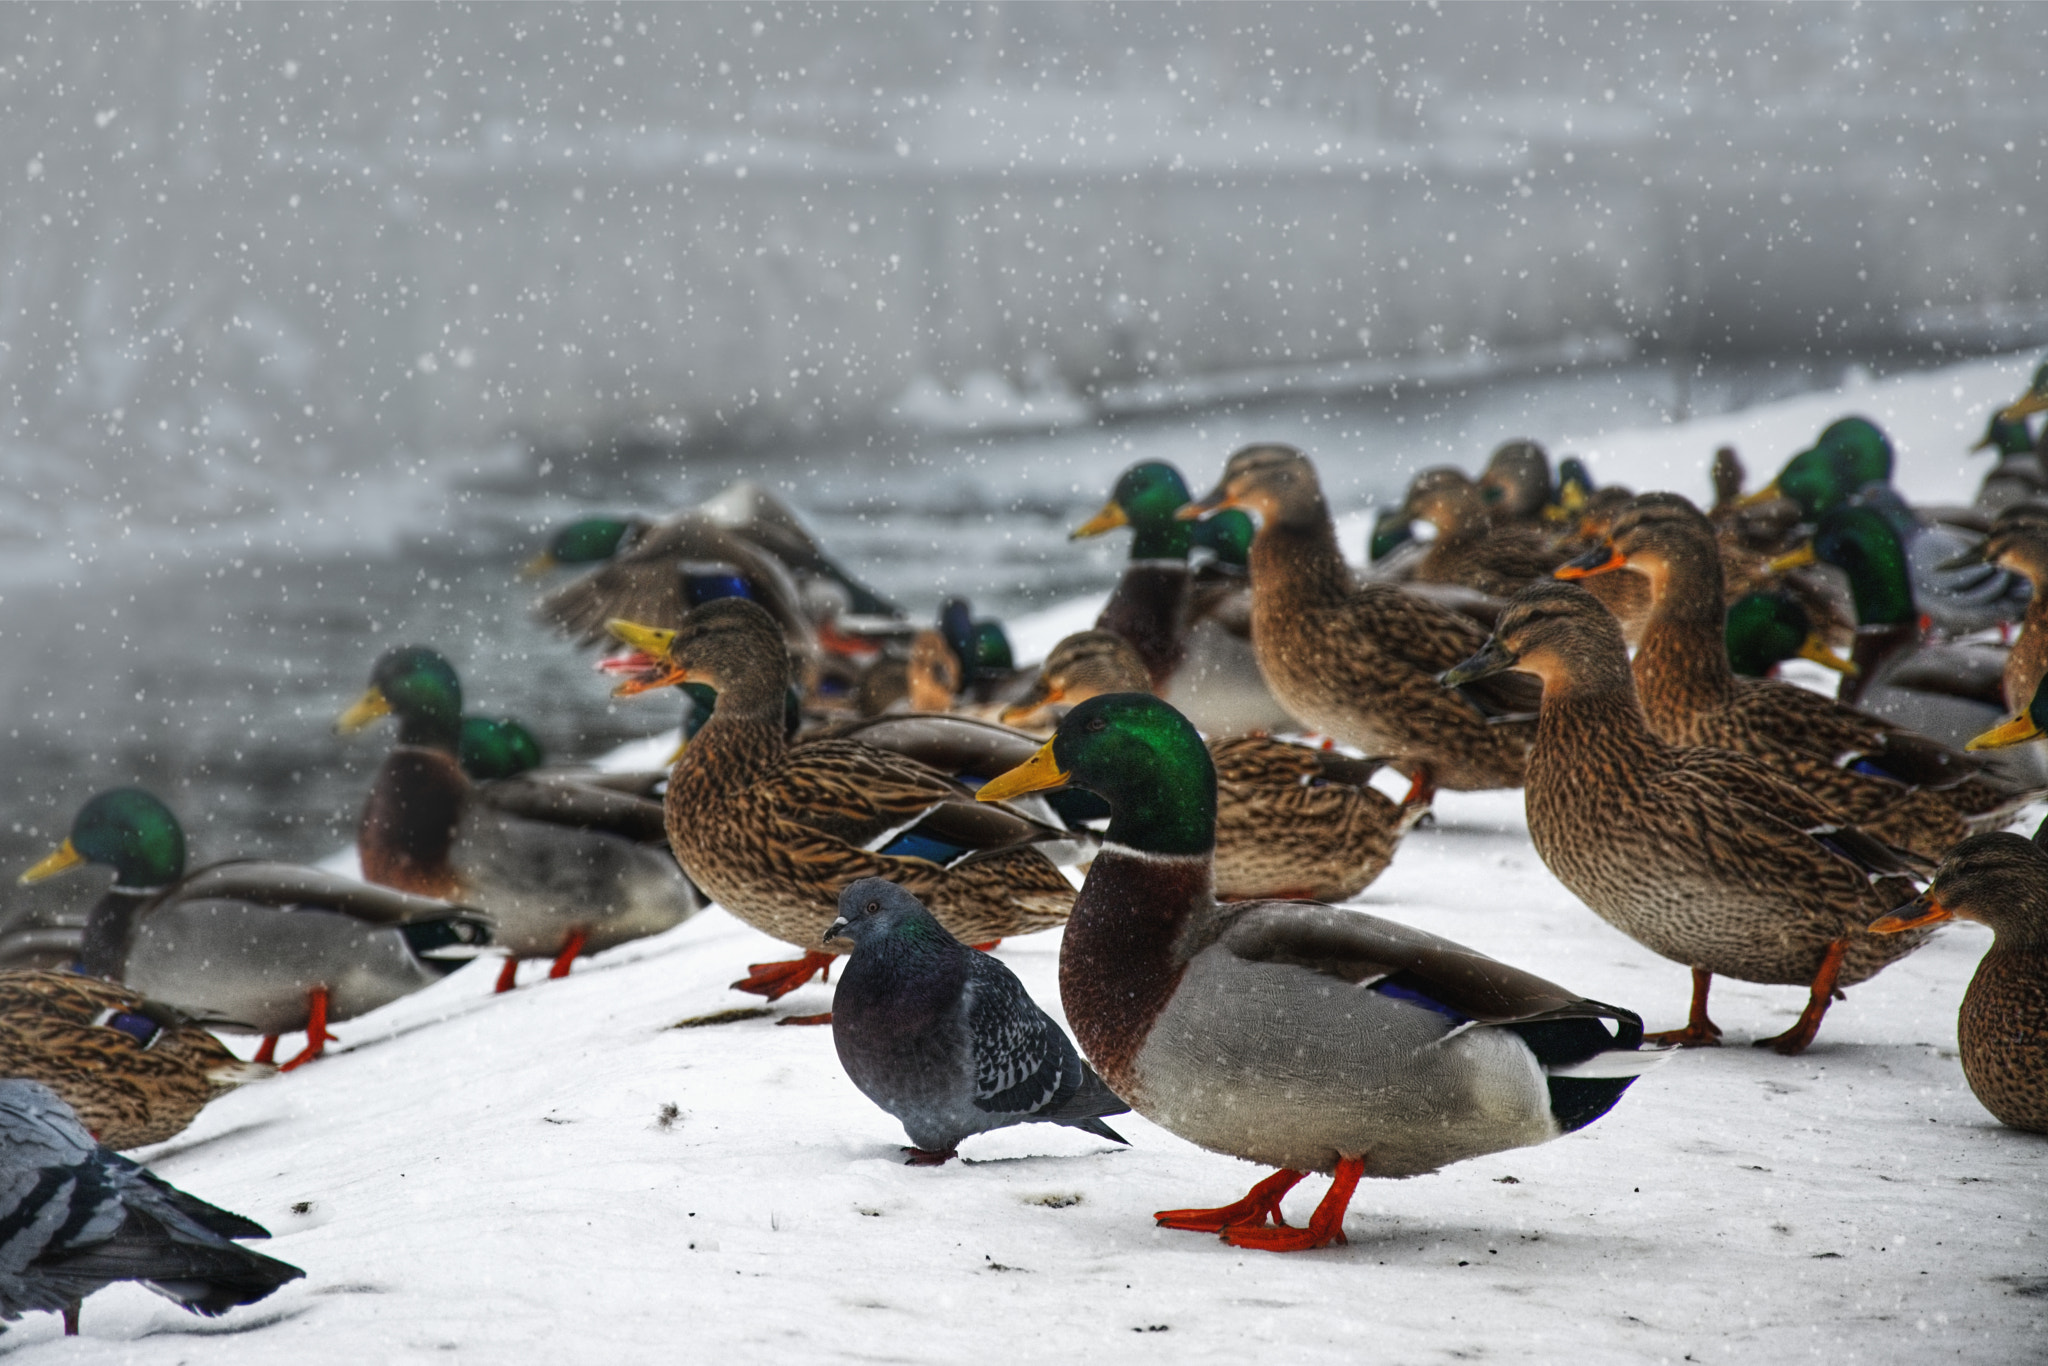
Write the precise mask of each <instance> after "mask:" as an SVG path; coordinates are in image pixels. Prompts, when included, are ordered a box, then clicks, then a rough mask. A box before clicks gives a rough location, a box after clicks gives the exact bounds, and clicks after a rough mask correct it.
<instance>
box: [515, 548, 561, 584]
mask: <svg viewBox="0 0 2048 1366" xmlns="http://www.w3.org/2000/svg"><path fill="white" fill-rule="evenodd" d="M559 564H561V561H560V560H558V559H556V558H555V553H554V552H553V551H552V550H543V551H541V552H540V554H538V555H536V556H534V557H533V558H532V559H530V560H528V561H527V562H526V563H525V564H522V565H520V566H519V577H520V578H522V579H537V578H539V577H540V576H541V575H543V574H546V573H549V572H550V571H552V570H553V569H554V568H555V567H556V566H557V565H559Z"/></svg>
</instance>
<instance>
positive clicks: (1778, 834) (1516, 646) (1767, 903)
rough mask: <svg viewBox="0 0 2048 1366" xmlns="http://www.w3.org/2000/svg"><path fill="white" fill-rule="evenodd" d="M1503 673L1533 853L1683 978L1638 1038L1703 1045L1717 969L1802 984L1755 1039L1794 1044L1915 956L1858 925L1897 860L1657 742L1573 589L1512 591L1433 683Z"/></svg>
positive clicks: (1896, 886)
mask: <svg viewBox="0 0 2048 1366" xmlns="http://www.w3.org/2000/svg"><path fill="white" fill-rule="evenodd" d="M1716 644H1717V645H1718V639H1717V641H1716ZM1508 669H1515V670H1520V671H1521V672H1524V673H1532V674H1535V675H1536V676H1537V677H1538V678H1539V679H1541V680H1542V682H1543V710H1542V712H1541V714H1540V716H1539V717H1538V719H1537V724H1536V748H1535V751H1534V752H1533V753H1532V754H1531V755H1530V756H1529V777H1528V789H1527V798H1526V800H1527V805H1528V811H1529V836H1530V838H1531V839H1533V840H1534V841H1535V843H1536V852H1537V853H1538V854H1540V855H1541V856H1542V858H1543V862H1544V863H1545V864H1546V865H1548V866H1549V868H1550V871H1551V872H1552V873H1554V874H1555V875H1556V876H1557V879H1558V881H1560V882H1562V883H1563V884H1564V885H1565V886H1566V887H1568V888H1569V889H1571V891H1572V893H1573V894H1574V895H1575V896H1577V897H1578V898H1579V899H1580V900H1581V901H1584V902H1585V903H1586V904H1587V905H1588V906H1590V907H1592V908H1593V910H1594V912H1595V913H1597V914H1598V915H1599V916H1600V918H1601V919H1603V920H1605V921H1607V922H1608V923H1609V924H1611V925H1613V926H1614V927H1615V928H1616V929H1619V930H1620V931H1622V933H1624V934H1626V935H1628V936H1629V937H1630V938H1632V939H1634V940H1635V941H1636V942H1638V943H1640V944H1642V945H1643V946H1644V947H1646V948H1648V949H1650V950H1651V951H1652V952H1654V953H1658V954H1661V955H1662V956H1664V957H1666V958H1669V959H1671V960H1672V961H1674V962H1678V963H1683V964H1685V965H1686V966H1688V967H1690V968H1691V969H1692V974H1693V999H1692V1012H1691V1018H1690V1021H1689V1023H1688V1024H1687V1026H1686V1027H1685V1028H1684V1029H1682V1030H1675V1031H1672V1032H1671V1033H1669V1034H1666V1035H1660V1036H1653V1037H1658V1038H1661V1039H1664V1040H1665V1041H1668V1042H1671V1043H1678V1044H1685V1045H1692V1046H1697V1045H1701V1044H1712V1043H1714V1042H1716V1041H1718V1039H1719V1037H1720V1033H1721V1031H1720V1029H1719V1028H1717V1027H1716V1026H1715V1025H1714V1023H1713V1021H1712V1020H1710V1019H1708V1018H1707V988H1708V985H1709V984H1710V982H1711V981H1712V978H1713V975H1714V974H1715V973H1719V974H1721V975H1722V976H1724V977H1736V978H1740V979H1741V980H1743V981H1746V982H1782V983H1788V984H1793V983H1796V984H1800V985H1809V984H1810V986H1811V992H1810V995H1809V997H1808V1000H1807V1005H1806V1009H1805V1011H1804V1012H1802V1013H1801V1015H1800V1017H1799V1020H1798V1023H1796V1024H1794V1025H1793V1026H1792V1028H1790V1029H1788V1030H1786V1031H1785V1032H1784V1033H1783V1034H1780V1035H1778V1036H1777V1037H1776V1038H1774V1039H1763V1040H1759V1041H1758V1045H1759V1046H1762V1045H1764V1044H1768V1045H1770V1046H1771V1047H1773V1048H1776V1049H1777V1050H1778V1051H1779V1052H1780V1053H1787V1054H1790V1053H1797V1052H1800V1051H1801V1050H1802V1049H1804V1048H1805V1047H1806V1046H1807V1044H1809V1043H1811V1042H1812V1041H1813V1036H1814V1032H1815V1031H1816V1030H1818V1029H1819V1028H1820V1022H1821V1016H1822V1015H1824V1014H1825V1013H1826V1011H1827V1008H1828V1003H1829V1001H1830V1000H1832V999H1833V997H1834V995H1835V993H1836V991H1837V990H1838V989H1839V988H1841V987H1846V986H1851V985H1854V984H1855V983H1857V982H1861V981H1863V980H1865V979H1866V978H1869V977H1872V976H1874V975H1876V973H1877V972H1878V971H1879V969H1881V968H1883V967H1884V965H1885V964H1887V963H1889V962H1891V961H1892V960H1893V959H1896V958H1900V957H1903V956H1904V955H1905V954H1907V953H1910V952H1911V951H1912V950H1913V949H1915V948H1917V947H1918V946H1919V944H1920V942H1921V939H1920V938H1915V937H1913V936H1911V935H1907V936H1904V937H1900V938H1887V937H1884V936H1879V935H1873V934H1871V933H1869V931H1868V930H1867V929H1866V928H1865V927H1866V926H1868V925H1869V924H1870V922H1871V921H1872V920H1874V919H1876V918H1877V916H1878V915H1879V914H1881V913H1882V912H1883V911H1885V910H1886V909H1888V908H1889V907H1892V906H1896V905H1898V904H1899V903H1900V902H1902V901H1904V900H1906V899H1908V898H1909V897H1911V896H1912V895H1913V892H1914V888H1913V884H1912V883H1911V882H1910V881H1909V880H1907V877H1906V874H1907V872H1908V871H1909V865H1908V863H1907V862H1905V858H1906V857H1909V856H1902V855H1900V854H1899V853H1898V851H1895V850H1893V849H1891V848H1890V847H1889V846H1887V845H1884V844H1881V843H1879V842H1878V841H1877V840H1875V839H1873V838H1871V837H1870V836H1869V835H1867V834H1865V833H1864V832H1863V831H1861V830H1859V829H1857V828H1856V827H1855V826H1853V825H1851V824H1849V823H1848V822H1847V821H1846V820H1845V819H1844V818H1843V817H1842V816H1841V814H1840V813H1839V812H1837V811H1836V810H1835V809H1834V808H1833V807H1830V806H1828V805H1826V804H1825V803H1823V802H1821V801H1820V800H1818V799H1817V798H1815V797H1814V796H1813V795H1812V794H1810V793H1808V792H1807V791H1806V790H1805V789H1804V788H1802V787H1800V786H1799V785H1797V784H1796V783H1795V782H1793V781H1792V780H1790V779H1787V778H1782V777H1780V776H1778V775H1777V774H1776V773H1773V772H1772V771H1771V770H1770V769H1769V768H1767V767H1765V766H1764V765H1763V764H1761V763H1759V762H1758V761H1757V760H1755V759H1752V758H1750V757H1749V756H1748V755H1746V754H1736V753H1734V752H1732V751H1729V750H1722V749H1708V748H1705V747H1702V746H1692V745H1672V744H1667V743H1665V742H1664V741H1663V740H1661V739H1659V738H1658V737H1657V734H1656V732H1654V731H1652V730H1651V729H1650V726H1649V723H1648V722H1647V721H1645V720H1644V718H1643V708H1642V704H1641V703H1640V702H1638V701H1637V700H1636V688H1635V682H1634V680H1633V679H1631V678H1630V677H1629V667H1628V653H1627V651H1626V650H1625V649H1624V648H1623V646H1622V642H1621V629H1620V628H1619V627H1618V626H1617V625H1616V624H1615V621H1614V618H1613V616H1612V615H1611V614H1609V612H1608V611H1607V609H1606V608H1604V607H1602V606H1601V605H1600V604H1599V602H1598V601H1596V600H1595V599H1594V598H1593V596H1592V595H1591V594H1590V593H1588V592H1586V590H1585V589H1583V588H1580V587H1579V586H1578V585H1577V584H1571V583H1556V582H1550V583H1540V584H1536V585H1534V586H1532V587H1530V588H1528V589H1525V590H1524V591H1523V592H1522V593H1521V594H1519V595H1518V596H1517V597H1516V598H1515V600H1514V601H1513V602H1512V603H1510V604H1509V606H1508V610H1507V611H1506V612H1504V613H1502V614H1501V621H1500V625H1499V626H1498V627H1497V628H1496V629H1495V630H1494V633H1493V636H1492V638H1491V639H1489V640H1488V641H1487V643H1486V647H1485V648H1484V649H1483V650H1481V651H1480V652H1479V653H1478V654H1476V655H1474V656H1473V657H1472V658H1471V659H1469V660H1467V661H1466V662H1465V663H1463V664H1461V665H1459V666H1458V667H1457V668H1455V669H1453V670H1451V671H1450V672H1449V673H1448V674H1446V675H1445V676H1444V681H1445V682H1446V683H1455V682H1459V681H1462V680H1464V679H1468V678H1483V677H1486V676H1488V675H1490V674H1494V673H1499V672H1502V671H1503V670H1508ZM1922 937H1924V936H1922Z"/></svg>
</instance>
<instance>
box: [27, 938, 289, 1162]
mask: <svg viewBox="0 0 2048 1366" xmlns="http://www.w3.org/2000/svg"><path fill="white" fill-rule="evenodd" d="M276 1071H277V1069H276V1068H275V1067H272V1066H271V1065H270V1064H268V1063H261V1062H243V1061H242V1060H241V1059H240V1058H238V1057H236V1056H235V1055H234V1054H232V1053H230V1052H228V1050H227V1047H226V1045H224V1044H222V1043H221V1041H220V1040H219V1039H216V1038H214V1037H213V1035H212V1034H211V1033H209V1032H208V1031H207V1030H206V1029H204V1028H202V1027H201V1026H200V1025H198V1024H197V1023H195V1022H194V1021H193V1020H192V1019H191V1018H189V1017H188V1016H186V1015H185V1014H184V1013H183V1012H182V1011H179V1010H178V1009H176V1008H175V1007H173V1006H168V1005H165V1004H164V1003H163V1002H161V1001H151V1000H149V999H147V998H145V997H144V996H142V995H141V994H140V993H139V992H135V991H131V990H129V989H128V988H127V987H124V986H121V985H120V984H119V983H116V982H106V981H101V980H100V979H99V978H96V977H87V976H85V975H84V974H82V973H76V972H38V971H28V972H0V1077H26V1078H27V1079H29V1080H30V1081H39V1082H42V1083H43V1084H44V1085H46V1086H48V1087H49V1088H50V1089H51V1090H53V1091H55V1092H56V1093H57V1094H58V1095H59V1096H61V1097H63V1099H64V1103H65V1104H67V1105H69V1106H70V1107H71V1108H72V1109H73V1110H75V1111H77V1113H78V1117H79V1119H80V1120H81V1121H82V1122H83V1123H84V1124H85V1126H86V1127H87V1128H88V1129H90V1130H91V1131H92V1136H93V1137H94V1138H96V1139H98V1140H99V1141H100V1142H102V1143H104V1144H106V1145H107V1146H108V1147H109V1148H140V1147H141V1146H142V1145H143V1144H145V1143H161V1142H163V1141H164V1140H165V1139H167V1138H171V1137H174V1136H175V1135H177V1134H179V1133H181V1132H183V1130H184V1129H185V1126H187V1125H188V1124H190V1123H191V1122H192V1120H193V1119H194V1117H196V1116H197V1115H198V1113H199V1111H200V1110H201V1109H202V1108H203V1107H204V1106H205V1105H206V1104H207V1103H208V1102H209V1101H212V1100H215V1099H217V1098H218V1097H220V1096H224V1095H226V1094H227V1093H228V1092H230V1091H232V1090H234V1089H235V1088H236V1087H237V1086H241V1085H244V1084H246V1083H248V1082H252V1081H257V1080H259V1079H261V1078H263V1077H268V1076H271V1075H272V1074H274V1073H275V1072H276Z"/></svg>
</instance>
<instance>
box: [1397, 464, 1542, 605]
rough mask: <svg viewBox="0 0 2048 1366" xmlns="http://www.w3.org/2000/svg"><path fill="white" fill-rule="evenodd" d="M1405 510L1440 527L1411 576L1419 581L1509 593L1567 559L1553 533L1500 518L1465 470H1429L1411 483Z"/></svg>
mask: <svg viewBox="0 0 2048 1366" xmlns="http://www.w3.org/2000/svg"><path fill="white" fill-rule="evenodd" d="M1401 512H1402V515H1403V516H1405V517H1406V518H1408V520H1410V521H1420V522H1428V523H1429V524H1430V525H1432V526H1434V527H1435V528H1436V530H1437V537H1436V539H1435V540H1434V541H1432V542H1430V546H1429V550H1428V551H1427V552H1426V553H1425V554H1424V555H1423V557H1422V558H1421V559H1420V560H1419V561H1417V562H1416V565H1415V569H1414V571H1413V574H1412V575H1411V577H1413V578H1414V579H1415V580H1416V581H1417V582H1419V583H1449V584H1456V585H1458V586H1459V587H1461V588H1471V589H1474V590H1476V591H1478V592H1481V593H1491V594H1493V595H1495V596H1496V597H1506V596H1507V595H1508V594H1510V593H1513V592H1514V591H1515V590H1516V589H1518V588H1521V587H1522V586H1523V585H1524V584H1526V583H1528V582H1530V581H1531V580H1532V579H1540V578H1542V577H1543V576H1544V575H1546V574H1548V573H1549V572H1550V571H1551V570H1553V569H1555V568H1557V566H1558V565H1560V564H1562V563H1563V562H1564V560H1565V558H1566V556H1565V555H1564V554H1563V553H1561V552H1560V551H1559V550H1558V549H1557V548H1556V543H1555V541H1554V539H1553V538H1552V537H1550V536H1548V535H1545V534H1544V533H1543V532H1540V531H1538V530H1536V529H1535V528H1534V527H1533V526H1524V525H1518V524H1516V523H1514V522H1512V521H1509V520H1507V519H1506V518H1502V519H1500V520H1499V521H1498V522H1496V519H1495V518H1494V517H1493V516H1492V515H1491V514H1489V513H1488V511H1487V508H1486V501H1485V499H1484V497H1482V495H1481V493H1480V489H1479V485H1477V484H1475V483H1473V482H1472V481H1471V480H1470V479H1467V478H1466V477H1465V475H1464V472H1463V471H1461V470H1455V469H1449V468H1444V469H1434V470H1424V471H1423V472H1422V473H1421V474H1419V475H1417V476H1416V477H1415V482H1414V483H1413V484H1411V485H1409V487H1408V501H1407V503H1406V505H1405V506H1403V507H1402V509H1401Z"/></svg>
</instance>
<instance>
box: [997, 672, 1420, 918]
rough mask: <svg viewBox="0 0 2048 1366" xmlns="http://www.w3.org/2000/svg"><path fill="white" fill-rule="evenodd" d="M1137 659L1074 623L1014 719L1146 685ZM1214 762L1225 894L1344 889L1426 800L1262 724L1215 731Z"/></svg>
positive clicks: (1380, 859) (1378, 865) (1317, 897)
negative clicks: (1382, 785) (1375, 783)
mask: <svg viewBox="0 0 2048 1366" xmlns="http://www.w3.org/2000/svg"><path fill="white" fill-rule="evenodd" d="M1145 691H1147V683H1146V676H1145V665H1144V661H1142V660H1140V659H1139V658H1138V655H1137V652H1136V651H1135V650H1133V649H1132V648H1131V647H1130V645H1129V644H1128V643H1126V642H1125V641H1124V640H1123V639H1122V638H1121V637H1119V636H1117V635H1114V634H1112V633H1110V632H1108V631H1082V632H1080V633H1079V634H1076V635H1071V636H1068V637H1067V638H1066V639H1065V640H1062V641H1061V642H1060V643H1059V644H1057V645H1055V646H1054V647H1053V649H1052V653H1051V654H1049V655H1047V656H1046V657H1045V663H1044V664H1043V665H1041V666H1040V668H1039V671H1038V679H1037V681H1036V682H1035V683H1034V684H1033V685H1032V690H1031V692H1030V693H1029V694H1028V695H1026V697H1025V698H1024V700H1023V701H1021V702H1019V703H1017V704H1016V705H1015V706H1013V707H1011V708H1009V709H1008V710H1007V711H1005V712H1004V713H1003V720H1004V722H1005V723H1007V724H1010V725H1021V726H1028V727H1038V726H1043V725H1047V724H1051V723H1053V722H1054V721H1055V720H1056V719H1057V718H1056V717H1055V716H1054V715H1053V714H1052V709H1053V708H1055V707H1061V708H1069V709H1070V708H1072V707H1075V706H1078V705H1080V704H1081V703H1083V702H1085V701H1087V700H1088V699H1089V698H1091V697H1098V696H1100V695H1101V694H1103V693H1111V692H1145ZM1208 745H1209V758H1210V760H1211V761H1212V762H1213V763H1214V764H1215V766H1216V895H1218V896H1220V897H1222V898H1224V899H1225V900H1229V901H1239V900H1244V899H1247V898H1257V897H1298V898H1305V899H1308V900H1311V901H1343V900H1345V899H1347V898H1349V897H1352V896H1356V895H1357V894H1358V893H1359V892H1361V891H1363V890H1364V889H1365V888H1366V887H1368V886H1369V885H1371V883H1372V881H1373V879H1375V878H1377V877H1378V876H1379V875H1380V874H1381V873H1383V872H1385V871H1386V867H1387V864H1388V862H1390V861H1391V860H1392V859H1393V857H1394V849H1395V846H1396V845H1398V844H1399V843H1400V842H1401V837H1402V836H1403V835H1406V834H1407V833H1408V831H1409V829H1410V828H1412V827H1413V826H1414V824H1415V822H1416V821H1418V820H1420V819H1422V816H1423V813H1425V812H1426V811H1428V810H1429V807H1428V805H1427V804H1426V803H1425V802H1424V801H1423V800H1421V794H1420V793H1415V794H1412V795H1413V798H1414V799H1413V800H1410V801H1408V802H1404V803H1401V804H1398V805H1397V804H1396V803H1394V802H1393V801H1391V800H1389V799H1388V798H1387V797H1385V796H1383V795H1381V794H1380V793H1379V792H1377V791H1375V790H1374V789H1373V787H1372V786H1371V783H1370V781H1369V780H1370V779H1371V777H1372V775H1373V773H1374V772H1375V771H1376V770H1377V769H1378V768H1379V767H1380V765H1379V762H1378V761H1377V760H1372V759H1353V758H1349V757H1347V756H1345V755H1342V754H1338V753H1336V752H1335V751H1333V750H1319V749H1310V748H1309V747H1308V746H1306V745H1297V744H1290V743H1289V742H1288V741H1285V740H1275V739H1273V738H1271V737H1270V736H1265V735H1240V736H1235V737H1232V738H1228V739H1221V740H1211V741H1209V742H1208Z"/></svg>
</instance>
